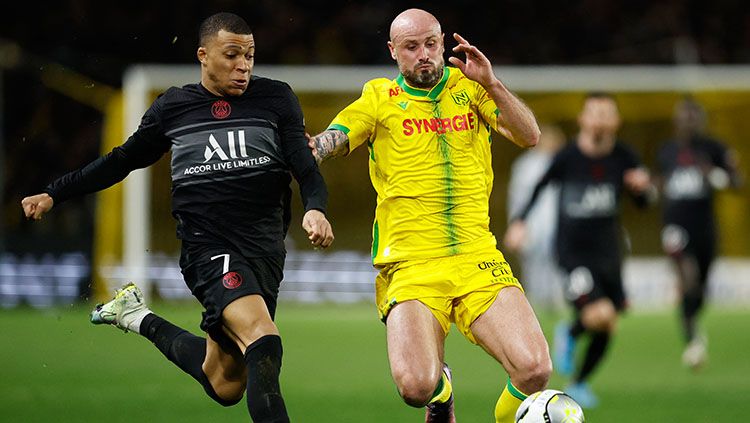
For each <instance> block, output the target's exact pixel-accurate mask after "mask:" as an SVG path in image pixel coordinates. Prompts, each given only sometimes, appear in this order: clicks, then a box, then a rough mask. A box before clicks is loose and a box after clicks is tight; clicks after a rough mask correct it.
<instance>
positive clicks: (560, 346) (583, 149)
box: [505, 93, 656, 408]
mask: <svg viewBox="0 0 750 423" xmlns="http://www.w3.org/2000/svg"><path fill="white" fill-rule="evenodd" d="M578 123H579V127H580V131H579V133H578V135H577V136H576V138H575V139H574V140H573V142H571V143H569V144H568V145H567V146H566V147H565V148H563V149H562V150H561V151H560V152H559V153H557V155H556V156H555V158H554V159H553V161H552V164H551V165H550V168H549V169H548V170H547V172H546V174H545V175H544V176H543V177H542V179H541V180H540V181H539V183H538V184H537V186H536V187H535V189H534V192H533V194H532V197H531V199H530V200H529V203H528V204H527V205H526V207H524V208H523V209H521V210H522V211H521V212H520V214H519V215H518V216H515V217H514V218H513V220H512V222H511V224H510V226H509V227H508V231H507V233H506V235H505V246H506V247H507V248H511V249H513V250H519V249H520V247H521V245H522V243H523V239H524V235H525V223H524V221H523V219H524V218H525V216H526V215H527V214H528V213H529V211H530V210H531V208H532V207H533V205H534V202H535V200H536V198H537V197H538V195H539V192H540V191H541V190H542V188H543V187H544V186H545V185H547V184H549V183H556V184H558V185H559V186H560V197H559V210H558V213H559V214H558V216H559V223H558V229H557V238H556V253H557V259H558V263H559V264H560V266H561V267H562V268H563V270H565V271H566V272H567V274H568V278H567V284H566V285H567V286H566V287H565V290H564V291H565V295H566V297H567V299H568V300H569V301H570V302H571V303H572V305H573V306H574V308H575V320H574V322H573V324H572V325H561V326H559V327H558V330H557V331H556V336H555V357H554V359H555V360H554V361H555V368H556V369H557V371H558V372H559V373H561V374H564V375H569V374H572V373H573V371H574V370H575V363H574V360H573V357H574V353H575V341H576V339H577V338H578V337H579V336H580V335H582V334H584V333H586V334H588V335H589V336H590V338H591V342H590V343H589V345H588V348H587V350H586V353H585V357H584V359H583V363H582V364H581V366H580V367H579V368H578V369H577V372H576V374H575V375H574V379H573V383H572V384H571V385H569V386H568V387H566V389H565V391H566V392H567V393H568V394H569V395H570V396H572V397H573V398H574V399H575V400H576V401H578V402H579V403H580V404H581V406H582V407H586V408H592V407H595V406H596V405H597V403H598V399H597V397H596V395H594V393H593V392H592V391H591V389H590V387H589V385H588V383H587V379H588V377H589V376H590V375H591V373H592V371H593V370H594V369H595V367H596V365H597V364H598V363H599V362H600V361H601V359H602V358H603V357H604V353H605V351H606V348H607V345H608V344H609V341H610V338H611V336H612V334H613V333H614V330H615V327H616V324H617V318H618V314H619V312H620V311H622V310H623V309H624V308H625V305H626V299H625V292H624V290H623V284H622V277H621V274H620V273H621V264H622V252H621V250H620V244H621V241H622V233H621V229H620V223H619V214H620V198H621V195H622V193H623V192H624V191H627V192H629V193H630V194H631V195H632V196H633V198H634V199H635V201H636V204H638V205H639V206H645V205H646V204H648V203H649V202H652V201H653V200H655V194H656V191H655V188H654V186H653V185H652V184H651V181H650V177H649V175H648V173H647V172H646V170H645V169H644V168H643V167H642V165H641V163H640V161H639V159H638V158H637V156H636V155H635V154H634V153H633V152H632V151H631V150H630V149H629V148H627V147H626V146H625V145H623V144H621V143H620V142H619V141H618V140H617V130H618V128H619V126H620V115H619V111H618V108H617V103H616V102H615V99H614V97H612V96H611V95H609V94H606V93H591V94H589V95H588V96H587V97H586V99H585V101H584V105H583V110H582V111H581V113H580V114H579V116H578Z"/></svg>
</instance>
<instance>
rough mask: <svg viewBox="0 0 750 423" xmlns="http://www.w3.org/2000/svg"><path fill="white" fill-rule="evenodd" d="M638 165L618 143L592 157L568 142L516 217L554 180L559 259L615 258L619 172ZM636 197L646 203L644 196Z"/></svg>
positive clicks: (618, 233) (617, 252) (617, 255)
mask: <svg viewBox="0 0 750 423" xmlns="http://www.w3.org/2000/svg"><path fill="white" fill-rule="evenodd" d="M637 167H640V161H639V159H638V157H637V156H636V155H635V153H634V152H633V151H632V150H630V149H629V148H627V147H625V146H624V145H622V144H620V143H619V142H618V143H616V144H615V147H614V149H613V150H612V152H611V153H609V154H608V155H606V156H603V157H598V158H591V157H588V156H586V155H584V154H583V153H582V152H581V150H580V149H579V148H578V146H577V145H576V142H575V141H573V142H571V143H569V144H568V145H567V146H566V147H565V148H563V149H562V150H561V151H560V152H558V153H557V155H556V156H555V158H554V159H553V161H552V164H551V165H550V168H549V169H548V170H547V173H546V174H545V175H544V176H543V177H542V179H541V180H540V181H539V183H538V184H537V186H536V187H535V188H534V193H533V194H532V197H531V199H530V200H529V204H528V205H527V206H526V208H525V209H524V210H523V212H522V214H521V216H520V217H521V218H524V217H525V216H526V215H527V214H528V212H529V210H531V207H532V206H533V204H534V201H535V200H536V198H537V196H538V195H539V192H540V191H541V189H542V188H543V187H544V186H545V185H546V184H548V183H556V184H558V185H559V186H560V197H559V208H558V219H559V220H558V226H557V240H556V248H557V254H558V258H559V259H560V260H561V262H562V263H565V262H566V261H567V260H569V259H573V260H575V259H577V258H581V259H585V260H589V259H597V258H598V259H613V260H619V259H620V243H621V237H622V234H621V229H620V223H619V215H620V197H621V195H622V192H623V175H624V173H625V172H626V171H627V170H629V169H634V168H637ZM637 201H638V203H642V204H643V205H645V198H637Z"/></svg>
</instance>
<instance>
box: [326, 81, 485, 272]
mask: <svg viewBox="0 0 750 423" xmlns="http://www.w3.org/2000/svg"><path fill="white" fill-rule="evenodd" d="M498 113H499V112H498V110H497V106H496V105H495V103H494V101H492V99H491V98H490V97H489V95H488V94H487V92H486V91H485V90H484V88H482V87H481V86H480V85H479V84H478V83H476V82H474V81H471V80H469V79H468V78H466V76H464V74H463V73H462V72H461V71H460V70H459V69H457V68H453V67H445V68H444V72H443V78H442V79H441V81H440V82H439V83H438V84H437V85H436V86H435V87H434V88H432V89H431V90H429V91H427V90H422V89H416V88H412V87H410V86H409V85H407V84H406V81H405V80H404V78H403V75H399V76H398V78H396V79H395V80H388V79H385V78H380V79H374V80H371V81H369V82H367V83H366V84H365V86H364V88H363V90H362V96H361V97H360V98H359V99H357V100H356V101H355V102H354V103H352V104H350V105H349V106H347V107H346V108H345V109H344V110H342V111H341V112H340V113H339V114H338V115H337V116H336V117H335V118H334V120H333V122H332V123H331V125H330V126H329V128H328V129H338V130H341V131H343V132H345V133H346V134H347V135H348V137H349V148H350V151H352V150H354V149H355V148H357V147H358V146H360V145H362V144H364V143H366V144H367V147H368V149H369V152H370V158H369V168H370V169H369V170H370V179H371V181H372V185H373V187H374V188H375V191H376V192H377V208H376V210H375V222H374V224H373V242H372V258H373V263H374V264H375V265H378V264H385V263H392V262H398V261H403V260H414V259H424V258H434V257H444V256H450V255H454V254H460V253H470V252H476V251H480V250H487V249H495V248H496V241H495V237H494V235H492V233H491V232H490V230H489V220H490V219H489V197H490V192H491V191H492V179H493V174H492V165H491V155H490V143H491V140H490V128H491V127H493V128H494V127H495V125H496V122H497V114H498Z"/></svg>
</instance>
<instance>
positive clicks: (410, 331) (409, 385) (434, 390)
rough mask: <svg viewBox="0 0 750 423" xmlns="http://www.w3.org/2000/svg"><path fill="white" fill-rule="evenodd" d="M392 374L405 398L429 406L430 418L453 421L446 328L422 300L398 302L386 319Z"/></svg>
mask: <svg viewBox="0 0 750 423" xmlns="http://www.w3.org/2000/svg"><path fill="white" fill-rule="evenodd" d="M386 328H387V340H388V359H389V361H390V365H391V375H392V376H393V380H394V382H395V383H396V387H397V388H398V392H399V394H400V395H401V397H402V398H403V399H404V402H406V403H407V404H409V405H411V406H412V407H423V406H425V405H428V404H431V406H429V407H428V409H427V412H426V414H427V416H426V420H427V421H428V422H451V421H455V417H454V416H453V406H452V401H453V397H452V395H453V387H452V386H451V381H450V376H449V373H447V372H444V371H443V354H444V350H443V343H444V341H445V331H444V330H443V327H442V326H441V324H440V323H439V322H438V320H437V319H436V318H435V316H434V315H433V314H432V311H430V309H429V308H428V307H427V306H426V305H424V304H423V303H421V302H419V301H416V300H412V301H405V302H403V303H400V304H398V305H396V306H395V307H394V308H393V309H392V310H391V311H390V312H389V314H388V319H387V320H386Z"/></svg>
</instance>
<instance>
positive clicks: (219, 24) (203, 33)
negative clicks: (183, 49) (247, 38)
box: [198, 12, 253, 46]
mask: <svg viewBox="0 0 750 423" xmlns="http://www.w3.org/2000/svg"><path fill="white" fill-rule="evenodd" d="M222 29H223V30H224V31H227V32H231V33H233V34H252V33H253V31H252V29H250V25H248V24H247V22H245V20H244V19H242V18H241V17H239V16H237V15H235V14H234V13H228V12H221V13H216V14H214V15H211V16H209V17H207V18H206V19H205V20H204V21H203V23H201V28H200V31H199V32H198V44H199V45H200V46H205V45H206V43H207V42H208V40H209V39H210V38H211V37H213V36H215V35H216V34H218V33H219V31H221V30H222Z"/></svg>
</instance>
